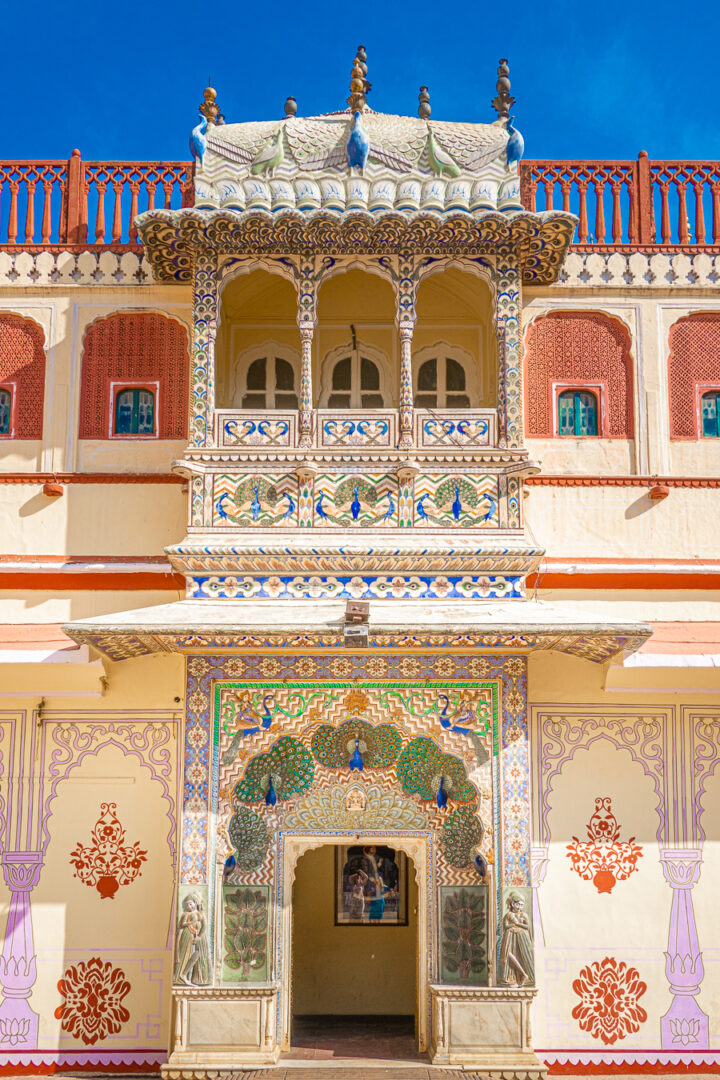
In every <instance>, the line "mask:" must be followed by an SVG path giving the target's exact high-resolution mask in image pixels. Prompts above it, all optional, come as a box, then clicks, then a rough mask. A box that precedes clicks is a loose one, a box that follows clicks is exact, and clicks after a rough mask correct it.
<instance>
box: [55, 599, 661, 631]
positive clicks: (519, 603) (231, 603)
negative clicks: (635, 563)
mask: <svg viewBox="0 0 720 1080" xmlns="http://www.w3.org/2000/svg"><path fill="white" fill-rule="evenodd" d="M345 609H346V602H345V601H344V600H313V601H311V602H308V601H307V600H280V601H278V602H277V603H268V602H267V601H262V600H261V601H252V600H215V601H213V600H209V601H203V600H177V601H175V602H174V603H170V604H160V605H157V606H155V607H146V608H139V609H136V610H133V611H123V612H119V613H117V614H112V615H100V616H97V617H95V618H92V619H82V620H79V621H77V622H73V623H69V624H68V625H66V626H64V627H63V632H64V633H66V634H68V635H69V636H70V637H73V638H74V639H75V640H79V639H81V638H82V637H83V636H85V635H87V634H108V633H110V634H112V633H119V634H128V633H133V632H137V633H141V634H164V633H168V634H171V633H178V632H182V633H185V632H190V633H194V632H197V633H208V632H211V633H218V634H232V633H241V634H247V633H257V632H260V633H262V632H266V633H268V632H274V631H279V632H291V633H298V632H300V631H302V633H305V634H311V633H323V632H325V633H331V632H335V633H337V631H338V630H339V629H340V628H341V627H343V626H344V623H345ZM369 626H370V631H371V633H373V632H374V633H396V632H398V633H417V632H423V631H433V632H434V633H448V634H462V633H465V632H471V631H476V632H488V633H493V634H505V633H507V634H535V633H537V634H548V633H558V634H572V633H575V634H579V635H593V634H617V635H621V636H623V637H625V636H637V635H640V636H649V635H650V634H651V633H652V628H651V627H650V626H649V625H648V624H647V623H645V622H640V621H632V620H625V621H622V622H621V621H619V620H617V619H611V618H608V617H607V616H601V615H589V616H583V615H582V614H581V613H579V612H578V611H577V610H569V609H567V608H564V607H562V606H561V605H560V604H549V603H547V602H546V601H542V600H508V601H504V602H497V601H492V600H470V601H468V600H437V601H424V600H391V599H383V600H370V601H369Z"/></svg>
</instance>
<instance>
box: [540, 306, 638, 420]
mask: <svg viewBox="0 0 720 1080" xmlns="http://www.w3.org/2000/svg"><path fill="white" fill-rule="evenodd" d="M630 345H631V339H630V331H629V329H628V328H627V326H625V324H624V323H622V322H620V321H619V320H618V319H616V318H614V317H613V316H611V315H607V314H606V313H605V312H603V311H550V312H548V314H546V315H541V316H539V317H538V318H537V319H536V320H535V322H533V323H532V324H531V325H530V326H529V327H528V331H527V346H526V349H525V362H526V368H527V380H526V385H527V413H526V415H527V434H528V435H530V436H531V437H533V438H539V439H551V438H553V437H554V436H555V435H556V434H557V435H560V434H562V431H561V427H560V424H559V423H558V419H559V417H558V416H557V414H555V409H556V408H557V405H558V390H562V391H565V390H570V389H573V388H575V387H578V388H580V389H583V390H584V389H586V388H590V389H593V390H595V388H596V387H597V391H596V393H595V397H596V418H597V420H596V422H597V428H598V430H597V431H596V432H595V434H596V435H600V436H602V437H603V438H605V439H632V437H633V363H632V356H631V352H630ZM597 406H601V410H600V411H599V412H597Z"/></svg>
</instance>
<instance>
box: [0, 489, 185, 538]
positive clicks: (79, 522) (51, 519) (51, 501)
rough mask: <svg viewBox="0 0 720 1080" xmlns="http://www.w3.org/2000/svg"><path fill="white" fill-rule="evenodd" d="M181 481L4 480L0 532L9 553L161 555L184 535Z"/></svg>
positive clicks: (0, 509) (0, 503) (0, 494)
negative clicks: (53, 490) (58, 483)
mask: <svg viewBox="0 0 720 1080" xmlns="http://www.w3.org/2000/svg"><path fill="white" fill-rule="evenodd" d="M186 513H187V495H185V494H184V493H183V485H181V484H157V485H155V484H65V485H63V494H62V496H60V497H54V496H48V495H44V494H43V490H42V485H41V484H40V483H32V484H26V483H23V484H0V537H2V551H3V553H4V554H9V555H35V554H37V555H162V553H163V549H164V548H165V547H166V546H167V545H168V544H173V543H177V542H178V541H179V540H181V539H182V538H183V536H184V535H185V518H186Z"/></svg>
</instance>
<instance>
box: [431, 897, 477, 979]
mask: <svg viewBox="0 0 720 1080" xmlns="http://www.w3.org/2000/svg"><path fill="white" fill-rule="evenodd" d="M440 978H441V980H442V982H444V983H457V984H459V985H463V986H487V983H488V887H487V885H466V886H463V887H462V888H458V887H457V886H455V885H444V886H442V887H441V888H440Z"/></svg>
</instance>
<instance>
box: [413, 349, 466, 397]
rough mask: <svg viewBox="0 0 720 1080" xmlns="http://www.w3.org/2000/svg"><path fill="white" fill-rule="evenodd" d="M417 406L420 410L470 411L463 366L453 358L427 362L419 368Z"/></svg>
mask: <svg viewBox="0 0 720 1080" xmlns="http://www.w3.org/2000/svg"><path fill="white" fill-rule="evenodd" d="M415 405H416V406H417V408H418V409H468V408H469V407H470V398H469V397H468V395H467V386H466V376H465V368H464V367H463V365H462V364H461V363H459V362H458V361H457V360H453V358H452V357H451V356H436V357H432V358H431V359H430V360H425V361H424V362H423V363H422V364H421V365H420V367H419V368H418V373H417V390H416V393H415Z"/></svg>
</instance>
